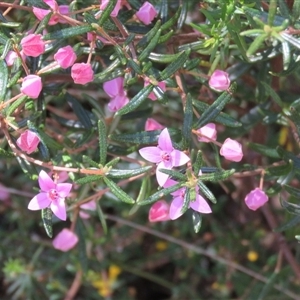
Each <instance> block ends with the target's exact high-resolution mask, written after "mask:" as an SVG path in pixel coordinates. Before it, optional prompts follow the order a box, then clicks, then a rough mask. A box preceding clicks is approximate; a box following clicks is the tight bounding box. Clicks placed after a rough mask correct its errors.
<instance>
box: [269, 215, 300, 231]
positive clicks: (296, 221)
mask: <svg viewBox="0 0 300 300" xmlns="http://www.w3.org/2000/svg"><path fill="white" fill-rule="evenodd" d="M299 223H300V216H296V217H294V218H292V219H291V220H289V221H288V222H287V223H285V224H283V225H281V226H279V227H277V228H275V229H273V230H274V231H275V232H282V231H285V230H287V229H289V228H292V227H294V226H296V225H297V224H299Z"/></svg>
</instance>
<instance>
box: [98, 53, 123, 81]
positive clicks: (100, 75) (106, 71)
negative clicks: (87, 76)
mask: <svg viewBox="0 0 300 300" xmlns="http://www.w3.org/2000/svg"><path fill="white" fill-rule="evenodd" d="M128 63H129V61H128ZM120 65H121V61H120V59H119V58H116V59H115V60H114V61H113V62H112V63H111V64H110V65H109V66H108V67H106V68H105V69H104V70H103V71H102V72H100V73H97V74H95V76H94V77H95V79H99V78H101V79H102V80H101V81H104V82H105V81H108V80H109V79H107V80H104V79H103V78H106V77H107V76H110V74H111V73H112V72H113V71H114V70H115V69H116V68H117V67H119V66H120Z"/></svg>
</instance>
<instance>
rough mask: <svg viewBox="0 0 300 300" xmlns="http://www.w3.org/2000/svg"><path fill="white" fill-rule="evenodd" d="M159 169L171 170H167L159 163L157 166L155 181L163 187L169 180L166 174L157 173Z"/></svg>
mask: <svg viewBox="0 0 300 300" xmlns="http://www.w3.org/2000/svg"><path fill="white" fill-rule="evenodd" d="M159 169H171V168H168V167H167V166H166V165H165V163H164V162H160V163H159V164H158V165H157V168H156V180H157V182H158V184H159V185H160V186H164V185H165V184H166V181H167V180H168V178H169V175H168V174H165V173H162V172H160V171H159Z"/></svg>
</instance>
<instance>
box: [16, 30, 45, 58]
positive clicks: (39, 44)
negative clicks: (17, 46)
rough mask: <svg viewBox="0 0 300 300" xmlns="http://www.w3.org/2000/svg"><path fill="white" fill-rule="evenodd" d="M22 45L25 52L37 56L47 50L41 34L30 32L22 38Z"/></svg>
mask: <svg viewBox="0 0 300 300" xmlns="http://www.w3.org/2000/svg"><path fill="white" fill-rule="evenodd" d="M21 46H22V49H23V51H24V54H25V55H27V56H33V57H37V56H39V55H41V54H42V53H44V52H45V43H44V41H43V40H42V35H41V34H33V33H32V34H29V35H27V36H25V37H24V38H23V39H22V40H21Z"/></svg>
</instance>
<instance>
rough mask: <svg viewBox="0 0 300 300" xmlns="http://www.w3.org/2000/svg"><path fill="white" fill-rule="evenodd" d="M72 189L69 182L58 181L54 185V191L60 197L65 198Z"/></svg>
mask: <svg viewBox="0 0 300 300" xmlns="http://www.w3.org/2000/svg"><path fill="white" fill-rule="evenodd" d="M71 189H72V184H71V183H58V184H57V185H56V191H57V193H58V196H59V197H60V198H66V197H68V196H69V194H70V191H71Z"/></svg>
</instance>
